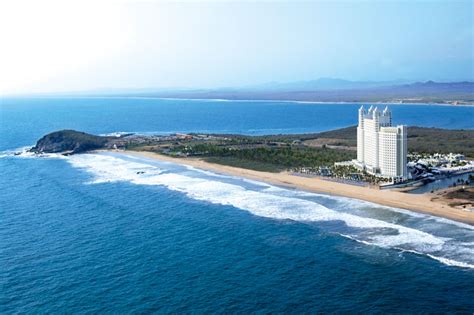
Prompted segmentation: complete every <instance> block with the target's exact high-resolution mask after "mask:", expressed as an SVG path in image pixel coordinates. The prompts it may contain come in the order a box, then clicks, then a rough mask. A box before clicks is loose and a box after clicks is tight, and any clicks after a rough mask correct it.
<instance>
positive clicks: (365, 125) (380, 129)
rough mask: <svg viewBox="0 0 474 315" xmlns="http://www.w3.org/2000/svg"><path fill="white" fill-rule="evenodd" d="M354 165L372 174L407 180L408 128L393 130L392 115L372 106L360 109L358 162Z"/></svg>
mask: <svg viewBox="0 0 474 315" xmlns="http://www.w3.org/2000/svg"><path fill="white" fill-rule="evenodd" d="M354 164H355V166H356V167H358V168H359V169H363V170H365V171H367V172H368V173H370V174H373V175H379V176H382V177H388V178H392V179H406V178H407V127H406V126H402V125H399V126H396V127H392V113H391V112H390V111H389V109H388V108H387V107H385V109H384V110H383V111H380V110H379V109H378V108H377V107H375V108H374V107H373V106H370V108H369V110H368V111H365V109H364V106H361V108H359V125H358V126H357V160H356V161H354Z"/></svg>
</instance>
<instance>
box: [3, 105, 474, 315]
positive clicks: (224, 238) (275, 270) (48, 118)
mask: <svg viewBox="0 0 474 315" xmlns="http://www.w3.org/2000/svg"><path fill="white" fill-rule="evenodd" d="M358 107H360V105H359V104H306V103H291V102H252V101H245V102H242V101H235V102H234V101H212V100H160V99H139V98H16V99H15V98H4V99H2V100H1V104H0V151H1V152H0V170H1V174H2V176H1V177H0V191H1V198H0V313H2V314H9V313H35V314H36V313H79V314H87V313H99V312H100V313H132V312H133V313H249V312H251V313H253V312H259V313H316V312H320V313H334V312H339V313H345V312H351V313H354V312H357V313H359V312H366V313H382V312H389V313H404V314H406V313H460V314H472V313H473V311H474V286H473V283H474V227H472V226H469V225H466V224H462V223H456V222H453V221H450V220H446V219H441V218H436V217H433V216H429V215H424V214H417V213H414V212H410V211H406V210H402V209H394V208H389V207H384V206H380V205H376V204H372V203H369V202H364V201H360V200H355V199H349V198H343V197H335V196H329V195H324V194H315V193H309V192H304V191H298V190H291V189H286V188H282V187H277V186H273V185H269V184H266V183H262V182H257V181H251V180H246V179H242V178H237V177H232V176H226V175H222V174H216V173H213V172H208V171H202V170H199V169H195V168H192V167H187V166H182V165H178V164H174V163H167V162H160V161H156V160H151V159H147V158H138V157H134V156H130V155H127V154H120V153H89V154H81V155H74V156H71V157H62V156H58V155H48V156H44V157H35V156H33V155H31V154H26V153H24V154H21V155H14V154H13V152H14V151H18V150H24V148H25V147H28V146H32V145H33V144H34V143H35V141H36V140H37V139H38V138H40V137H41V136H42V135H44V134H46V133H48V132H51V131H54V130H58V129H64V128H67V129H76V130H81V131H86V132H90V133H95V134H109V133H115V132H138V133H144V134H148V133H150V134H151V133H174V132H203V133H204V132H213V133H244V134H251V135H257V134H279V133H305V132H317V131H322V130H330V129H334V128H339V127H345V126H349V125H354V124H355V123H356V119H357V109H358ZM390 108H391V110H392V111H393V115H394V123H403V124H407V125H418V126H426V127H442V128H453V129H454V128H470V129H472V128H473V127H474V123H473V118H472V117H474V107H448V106H430V105H393V106H390ZM142 172H144V173H142Z"/></svg>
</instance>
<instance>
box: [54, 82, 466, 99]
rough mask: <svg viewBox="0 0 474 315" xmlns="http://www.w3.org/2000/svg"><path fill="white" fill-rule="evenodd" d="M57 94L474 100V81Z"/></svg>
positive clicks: (355, 83) (299, 84) (285, 84)
mask: <svg viewBox="0 0 474 315" xmlns="http://www.w3.org/2000/svg"><path fill="white" fill-rule="evenodd" d="M55 95H56V96H65V95H69V96H78V95H82V96H84V95H87V96H135V97H161V98H190V99H229V100H284V101H290V100H291V101H308V102H385V103H441V104H474V82H470V81H463V82H434V81H426V82H410V81H406V80H396V81H349V80H343V79H334V78H321V79H317V80H310V81H298V82H288V83H280V82H270V83H265V84H260V85H253V86H247V87H241V88H231V87H229V88H216V89H165V88H161V89H157V88H142V89H107V90H96V91H85V92H75V93H61V94H55Z"/></svg>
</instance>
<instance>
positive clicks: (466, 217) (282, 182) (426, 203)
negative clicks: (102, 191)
mask: <svg viewBox="0 0 474 315" xmlns="http://www.w3.org/2000/svg"><path fill="white" fill-rule="evenodd" d="M108 152H116V151H108ZM121 152H122V153H125V154H129V155H134V156H139V157H145V158H151V159H157V160H160V161H164V162H171V163H176V164H182V165H188V166H192V167H195V168H199V169H203V170H206V171H212V172H216V173H221V174H226V175H231V176H237V177H243V178H247V179H251V180H257V181H261V182H267V183H269V184H274V185H278V186H283V187H287V188H293V189H300V190H305V191H309V192H314V193H323V194H329V195H335V196H341V197H348V198H354V199H359V200H364V201H368V202H373V203H376V204H380V205H383V206H388V207H394V208H400V209H406V210H411V211H414V212H418V213H423V214H429V215H434V216H437V217H441V218H446V219H450V220H453V221H457V222H462V223H467V224H470V225H474V212H471V211H466V210H461V209H457V208H453V207H450V206H448V205H445V204H442V203H440V202H435V201H433V200H432V198H433V197H434V196H433V195H431V194H407V193H403V192H397V191H390V190H378V189H373V188H368V187H361V186H354V185H348V184H343V183H338V182H332V181H326V180H323V179H318V178H307V177H302V176H295V175H291V174H290V173H289V172H281V173H269V172H261V171H254V170H249V169H243V168H237V167H233V166H226V165H220V164H214V163H209V162H206V161H203V160H200V159H197V158H174V157H170V156H165V155H162V154H158V153H153V152H146V151H133V150H126V151H121Z"/></svg>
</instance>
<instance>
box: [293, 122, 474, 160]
mask: <svg viewBox="0 0 474 315" xmlns="http://www.w3.org/2000/svg"><path fill="white" fill-rule="evenodd" d="M303 136H304V137H302V138H301V139H302V140H306V141H305V143H307V144H309V145H310V144H311V142H310V141H308V140H315V139H319V140H321V139H322V141H320V142H319V144H321V143H326V144H328V145H329V144H332V145H340V146H349V147H355V146H356V145H357V127H356V126H352V127H348V128H342V129H337V130H331V131H327V132H321V133H318V134H314V135H303ZM313 142H314V141H313ZM408 151H409V152H410V153H414V152H418V153H428V154H434V153H440V154H448V153H460V154H464V155H465V156H466V157H467V158H474V130H462V129H460V130H449V129H440V128H423V127H408Z"/></svg>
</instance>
